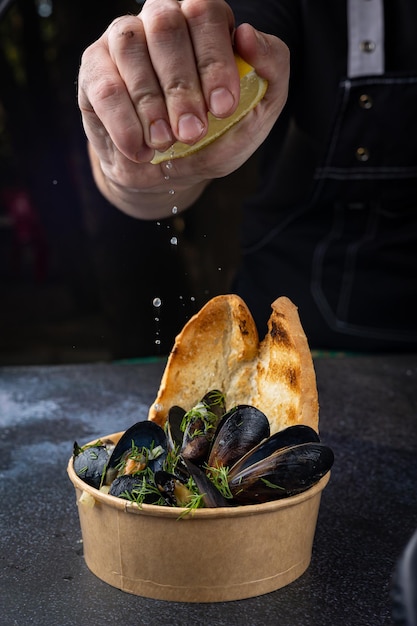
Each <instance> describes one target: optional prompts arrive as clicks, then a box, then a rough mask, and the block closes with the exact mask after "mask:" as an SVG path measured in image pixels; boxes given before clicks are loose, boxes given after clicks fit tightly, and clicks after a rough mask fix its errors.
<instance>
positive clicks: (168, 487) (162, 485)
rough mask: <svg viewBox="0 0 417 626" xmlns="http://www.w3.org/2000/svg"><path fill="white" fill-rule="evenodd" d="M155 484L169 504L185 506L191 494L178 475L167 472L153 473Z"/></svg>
mask: <svg viewBox="0 0 417 626" xmlns="http://www.w3.org/2000/svg"><path fill="white" fill-rule="evenodd" d="M154 479H155V485H156V486H157V488H158V489H159V491H160V493H161V495H162V497H163V498H164V500H165V502H166V503H167V504H168V505H169V506H185V505H186V504H187V502H188V500H189V498H190V496H191V495H192V494H191V492H190V490H189V489H188V487H187V486H186V485H185V484H184V483H183V482H182V480H180V478H179V477H178V476H175V475H174V474H170V473H169V472H165V471H159V472H156V473H155V477H154Z"/></svg>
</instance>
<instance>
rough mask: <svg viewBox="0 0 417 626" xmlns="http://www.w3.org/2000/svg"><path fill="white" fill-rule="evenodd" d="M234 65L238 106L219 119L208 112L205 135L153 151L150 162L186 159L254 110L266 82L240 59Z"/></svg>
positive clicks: (236, 57) (264, 91) (262, 93)
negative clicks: (238, 95)
mask: <svg viewBox="0 0 417 626" xmlns="http://www.w3.org/2000/svg"><path fill="white" fill-rule="evenodd" d="M235 60H236V65H237V67H238V71H239V77H240V99H239V104H238V106H237V108H236V110H235V111H234V113H232V115H230V116H229V117H226V118H219V117H214V115H212V114H211V113H210V112H208V114H207V117H208V130H207V133H206V135H205V136H204V137H203V138H202V139H200V141H197V143H195V144H193V145H192V146H190V145H188V144H186V143H182V142H181V141H176V142H175V143H174V144H173V145H172V146H171V147H170V148H168V150H165V151H164V152H159V151H158V150H156V151H155V154H154V157H153V159H152V161H151V163H153V164H154V165H156V164H158V163H162V162H163V161H170V160H171V159H178V158H180V157H186V156H189V155H190V154H194V153H195V152H198V151H199V150H201V149H202V148H204V147H205V146H207V145H208V144H210V143H212V142H213V141H214V140H215V139H217V138H218V137H220V136H221V135H223V134H224V133H225V132H226V131H227V130H229V128H231V127H232V126H234V125H235V124H237V122H239V121H240V120H241V119H242V118H243V117H244V116H245V115H246V114H247V113H249V111H251V110H252V109H254V108H255V107H256V105H257V104H258V102H260V101H261V100H262V98H263V97H264V95H265V93H266V90H267V87H268V82H267V81H266V80H265V79H264V78H261V77H260V76H258V74H257V73H256V72H255V70H254V68H253V67H252V66H251V65H249V63H246V61H244V60H243V59H242V58H240V57H239V56H237V55H235Z"/></svg>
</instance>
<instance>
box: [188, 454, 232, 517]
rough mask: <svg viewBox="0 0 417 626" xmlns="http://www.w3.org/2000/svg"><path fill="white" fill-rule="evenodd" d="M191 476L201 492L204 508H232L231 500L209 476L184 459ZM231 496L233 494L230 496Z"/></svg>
mask: <svg viewBox="0 0 417 626" xmlns="http://www.w3.org/2000/svg"><path fill="white" fill-rule="evenodd" d="M184 462H185V464H186V466H187V469H188V471H189V473H190V476H191V477H192V478H193V480H194V482H195V484H196V486H197V489H198V490H199V492H200V494H201V496H202V499H203V502H204V506H206V507H209V508H213V507H218V506H230V505H231V504H232V503H231V499H228V498H226V497H225V496H224V495H223V494H222V493H221V492H220V491H219V490H218V489H217V487H216V486H215V485H214V483H213V481H212V480H210V478H209V476H208V475H207V474H206V473H205V472H204V471H203V470H202V469H201V468H200V467H198V466H197V465H194V463H192V462H191V461H188V460H186V459H184ZM230 496H231V494H230Z"/></svg>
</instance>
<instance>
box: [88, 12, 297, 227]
mask: <svg viewBox="0 0 417 626" xmlns="http://www.w3.org/2000/svg"><path fill="white" fill-rule="evenodd" d="M233 35H234V41H232V40H233ZM234 49H235V50H236V51H237V52H238V53H239V54H240V56H242V57H243V58H244V59H245V60H246V61H247V62H249V63H250V64H251V65H253V66H254V67H255V68H256V70H257V71H258V73H259V74H260V75H261V76H263V77H265V78H266V79H267V80H268V81H269V88H268V91H267V94H266V96H265V98H264V100H263V101H262V102H261V103H260V104H259V105H258V106H257V107H256V109H255V110H254V111H252V112H251V113H250V114H248V116H246V118H245V119H244V120H242V122H240V123H239V124H238V125H237V126H236V127H235V128H234V129H232V131H229V132H228V133H226V135H224V136H223V137H222V138H220V139H219V140H217V141H216V142H215V143H214V144H212V145H211V146H208V147H207V148H205V149H204V150H202V151H200V152H198V153H196V154H195V155H193V156H190V157H188V158H186V159H178V160H175V161H173V167H172V169H171V170H170V173H169V176H170V180H169V181H167V180H166V178H165V176H164V164H161V165H151V164H150V163H149V161H150V160H151V159H152V157H153V154H154V150H155V149H159V150H164V149H167V148H169V146H170V145H171V144H172V143H173V142H174V141H175V140H176V139H180V140H181V141H183V142H185V143H189V144H193V143H195V142H196V141H198V140H199V139H201V137H203V136H204V134H205V133H206V132H207V111H208V110H210V111H211V112H212V113H213V114H214V115H216V116H217V117H227V116H228V115H230V114H231V113H232V112H233V111H234V109H235V108H236V106H237V103H238V99H239V76H238V73H237V69H236V66H235V63H234V55H233V50H234ZM288 74H289V54H288V49H287V48H286V46H285V45H284V44H283V43H282V42H281V41H280V40H278V39H277V38H276V37H272V36H270V35H265V34H261V33H259V32H257V31H256V30H254V29H253V28H252V27H251V26H249V25H248V24H244V25H241V26H240V27H239V28H238V29H237V30H236V31H234V18H233V15H232V12H231V9H230V7H229V6H228V5H227V4H226V3H225V2H224V0H183V1H182V2H178V1H177V0H147V2H146V4H145V6H144V8H143V10H142V12H141V13H140V14H139V15H138V16H125V17H122V18H119V19H117V20H115V21H114V22H113V23H112V24H111V25H110V26H109V28H108V29H107V30H106V32H105V33H104V34H103V35H102V37H100V39H98V41H96V42H95V43H94V44H92V46H90V47H89V48H88V49H87V50H86V51H85V52H84V55H83V58H82V63H81V68H80V74H79V106H80V109H81V112H82V117H83V123H84V128H85V132H86V135H87V138H88V139H89V142H90V145H91V154H92V160H93V167H94V170H95V174H96V180H97V182H98V184H99V187H100V188H101V190H102V191H103V193H105V195H106V196H107V197H108V198H109V200H110V201H111V202H113V203H114V204H116V206H119V208H122V209H123V210H126V211H127V212H129V213H131V214H134V215H137V216H140V217H143V218H147V217H161V216H162V213H161V211H162V212H164V209H163V208H162V207H160V198H158V202H156V198H157V196H158V195H160V194H164V193H165V194H166V193H167V189H168V188H169V186H173V187H174V188H175V190H176V192H178V193H179V194H181V193H183V196H184V202H187V203H189V202H190V201H192V200H193V199H195V197H196V194H198V193H199V192H200V191H201V189H202V187H203V186H204V184H206V182H207V181H208V180H211V179H212V178H216V177H220V176H225V175H227V174H228V173H230V172H232V171H233V170H235V169H237V168H238V167H239V166H240V165H241V164H242V163H243V162H244V161H245V160H247V158H249V156H250V155H251V154H252V153H253V152H254V151H255V150H256V148H257V147H258V146H259V145H260V143H261V142H262V141H263V140H264V138H265V137H266V136H267V134H268V133H269V131H270V129H271V127H272V125H273V124H274V122H275V120H276V119H277V117H278V115H279V113H280V111H281V109H282V107H283V105H284V103H285V100H286V95H287V84H288ZM220 154H221V155H222V158H221V159H219V155H220ZM165 173H166V172H165ZM103 177H104V179H103ZM138 193H139V195H140V197H138ZM177 197H178V196H177ZM156 203H157V204H158V206H159V207H160V209H158V210H159V214H155V211H152V212H151V213H148V210H149V209H148V207H151V206H153V205H154V204H156ZM167 205H168V203H167ZM181 208H184V204H183V206H182V207H181ZM166 210H168V208H167V209H166Z"/></svg>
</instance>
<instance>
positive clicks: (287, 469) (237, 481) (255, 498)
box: [228, 442, 334, 504]
mask: <svg viewBox="0 0 417 626" xmlns="http://www.w3.org/2000/svg"><path fill="white" fill-rule="evenodd" d="M265 448H267V446H265ZM248 456H249V457H250V456H251V455H250V454H249V455H248ZM254 456H259V455H257V454H256V453H255V455H254ZM333 461H334V454H333V451H332V450H331V448H329V447H328V446H326V445H324V444H322V443H317V442H307V443H300V444H297V445H292V446H287V447H284V448H279V449H277V450H275V451H274V452H272V453H271V454H270V455H268V456H265V457H264V458H262V459H259V460H257V461H256V462H255V463H253V464H251V463H250V462H249V459H246V463H244V464H243V466H241V467H240V465H241V464H240V463H239V462H238V463H237V464H236V465H235V466H234V467H232V468H231V470H230V472H229V478H228V482H229V487H230V491H231V492H232V494H233V498H234V500H235V502H236V503H238V504H254V503H258V502H259V503H261V502H268V501H270V500H276V499H279V498H286V497H289V496H293V495H296V494H298V493H301V492H303V491H306V490H307V489H310V487H312V486H313V485H315V484H316V483H317V482H318V481H319V480H320V479H321V478H322V477H323V476H324V475H325V474H327V472H328V471H329V470H330V468H331V467H332V465H333Z"/></svg>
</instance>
